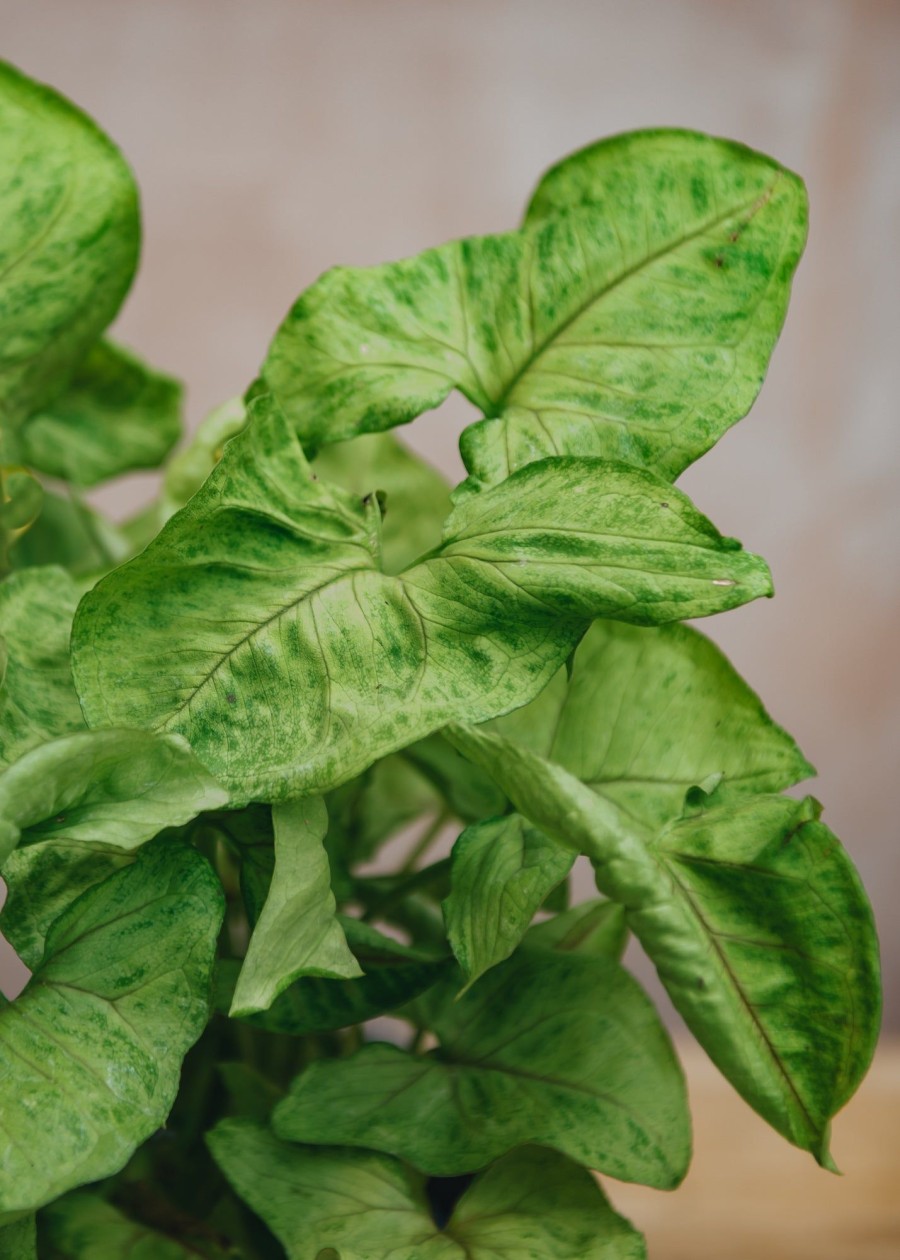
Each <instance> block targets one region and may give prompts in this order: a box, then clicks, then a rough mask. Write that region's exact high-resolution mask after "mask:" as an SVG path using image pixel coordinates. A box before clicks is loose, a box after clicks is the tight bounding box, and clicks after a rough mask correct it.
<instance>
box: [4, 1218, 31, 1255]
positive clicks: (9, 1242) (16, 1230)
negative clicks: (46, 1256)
mask: <svg viewBox="0 0 900 1260" xmlns="http://www.w3.org/2000/svg"><path fill="white" fill-rule="evenodd" d="M0 1255H2V1256H3V1257H4V1260H37V1237H36V1235H35V1222H34V1217H33V1216H20V1217H19V1219H18V1220H17V1221H13V1223H12V1224H11V1225H3V1224H2V1223H0Z"/></svg>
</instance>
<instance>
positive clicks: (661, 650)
mask: <svg viewBox="0 0 900 1260" xmlns="http://www.w3.org/2000/svg"><path fill="white" fill-rule="evenodd" d="M490 729H491V730H495V731H497V732H499V733H500V734H502V735H504V736H508V737H511V738H513V739H515V740H516V742H517V743H519V744H523V745H525V746H527V747H528V748H530V749H531V750H532V751H533V752H537V753H540V754H541V755H542V756H546V757H549V758H550V759H551V760H552V761H555V762H557V763H558V764H559V765H561V766H564V767H565V768H566V769H567V770H569V771H570V772H571V773H572V774H574V775H575V776H576V777H577V778H579V779H581V780H582V782H584V783H586V784H588V786H589V787H591V788H593V790H594V791H595V792H598V793H601V794H602V795H603V796H605V797H607V798H608V799H610V800H612V801H614V802H615V803H616V804H617V805H618V806H620V807H621V808H622V809H623V810H624V811H625V812H626V813H628V814H630V815H631V816H633V817H634V818H635V819H636V820H638V821H639V822H641V823H643V824H645V825H647V826H648V827H656V828H658V827H661V826H662V825H663V823H665V822H668V821H669V820H671V819H673V818H678V817H680V815H681V812H682V807H683V804H684V797H685V793H686V792H687V791H688V790H689V789H690V788H692V787H694V786H696V785H706V786H708V787H709V788H711V787H712V786H715V785H718V787H717V791H718V795H717V798H716V799H717V800H719V801H720V802H721V801H723V800H724V799H726V798H729V799H730V798H732V797H742V796H747V795H748V794H753V793H758V792H773V791H780V790H781V789H782V788H785V787H790V786H791V785H792V784H794V783H798V782H799V781H800V780H801V779H805V778H808V777H809V776H810V775H813V774H815V770H814V769H813V767H812V766H811V765H810V764H809V762H808V761H807V760H806V758H805V757H804V756H803V755H802V753H801V752H800V750H799V749H798V747H797V745H796V744H795V742H794V740H793V739H792V738H791V737H790V735H788V733H787V732H786V731H784V730H783V729H782V728H781V727H780V726H778V725H776V723H774V722H773V721H772V719H771V718H770V717H769V715H768V713H766V711H765V709H764V708H763V706H762V705H761V704H760V701H759V699H758V697H757V696H756V695H755V694H754V693H753V692H752V691H751V690H750V688H749V687H748V686H747V684H746V683H745V682H744V681H743V679H742V678H741V677H740V676H739V675H738V673H737V671H736V670H735V669H734V667H733V666H732V665H731V664H730V663H729V662H728V660H726V658H725V657H724V656H723V654H722V653H721V651H720V650H719V649H718V648H717V647H716V646H715V644H713V643H711V642H710V641H709V639H707V638H705V637H704V636H703V635H702V634H699V633H698V632H697V631H696V630H692V629H689V628H688V627H687V626H679V625H671V626H661V627H658V628H650V629H643V628H637V627H634V626H627V625H624V624H622V623H620V622H614V621H595V622H594V624H593V625H592V626H591V628H590V630H588V632H587V634H586V635H585V636H584V638H583V639H582V641H581V643H580V644H579V646H578V650H577V651H576V653H575V657H574V660H573V662H572V668H571V676H570V677H568V678H567V677H566V675H565V674H563V673H562V672H561V673H560V674H559V675H558V677H557V678H555V679H554V680H553V684H552V685H551V686H550V687H547V688H546V689H545V690H544V692H542V693H541V695H540V696H539V697H538V699H537V700H536V701H534V702H533V703H532V704H531V705H528V706H526V707H525V708H522V709H519V710H517V711H516V712H515V713H511V714H510V715H509V716H508V717H504V718H501V719H500V720H499V721H498V722H496V723H495V724H494V725H493V726H491V728H490Z"/></svg>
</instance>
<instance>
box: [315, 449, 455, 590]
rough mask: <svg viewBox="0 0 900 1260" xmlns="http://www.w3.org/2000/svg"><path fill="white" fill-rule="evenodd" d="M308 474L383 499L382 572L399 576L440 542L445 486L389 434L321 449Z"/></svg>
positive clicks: (447, 504)
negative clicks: (381, 496) (312, 473)
mask: <svg viewBox="0 0 900 1260" xmlns="http://www.w3.org/2000/svg"><path fill="white" fill-rule="evenodd" d="M313 472H314V473H315V474H316V475H317V476H318V477H324V478H325V480H326V481H333V482H334V483H335V485H339V486H342V487H343V488H344V489H345V490H348V491H350V493H351V494H356V495H359V496H360V498H364V497H365V496H366V495H367V494H374V493H375V492H376V491H379V492H381V493H382V494H383V496H384V499H383V504H382V514H383V521H382V529H381V553H382V562H383V567H384V571H385V573H400V572H401V571H402V570H403V569H405V568H406V567H407V566H408V565H410V564H412V563H413V561H415V560H417V559H418V558H419V556H421V555H423V554H424V553H425V552H426V551H431V549H432V548H433V547H435V546H437V544H438V543H439V542H440V540H441V529H442V527H443V524H444V521H445V519H446V518H447V516H448V515H449V513H450V487H449V486H448V485H447V482H446V481H445V480H444V478H443V477H442V476H441V474H440V473H439V472H437V470H436V469H434V468H432V467H431V466H430V465H429V464H426V463H425V461H424V460H422V459H419V458H418V457H417V456H415V455H414V454H413V453H412V451H410V450H409V449H408V448H407V447H406V446H404V445H403V444H402V443H401V442H398V441H397V439H396V438H395V437H393V436H392V435H391V434H389V433H372V434H364V435H363V436H362V437H358V438H355V439H353V440H352V441H349V442H336V443H334V445H332V446H324V447H322V449H321V450H320V451H319V452H318V453H317V455H316V458H315V462H314V463H313Z"/></svg>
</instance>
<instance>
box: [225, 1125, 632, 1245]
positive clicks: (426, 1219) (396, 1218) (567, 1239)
mask: <svg viewBox="0 0 900 1260" xmlns="http://www.w3.org/2000/svg"><path fill="white" fill-rule="evenodd" d="M207 1140H208V1142H209V1145H210V1149H211V1150H212V1152H213V1155H214V1156H215V1158H216V1160H217V1162H218V1163H219V1165H220V1167H221V1168H222V1170H223V1171H224V1173H225V1175H226V1176H227V1178H228V1180H229V1181H230V1182H231V1184H232V1185H233V1186H234V1188H235V1190H236V1191H237V1192H238V1194H240V1195H241V1197H242V1198H244V1199H245V1200H246V1201H247V1203H249V1205H250V1206H251V1207H252V1208H253V1210H254V1211H255V1212H257V1213H258V1214H259V1215H260V1216H261V1217H262V1218H263V1220H264V1221H265V1222H266V1224H267V1225H268V1226H269V1228H270V1229H271V1230H272V1232H273V1233H274V1234H275V1235H276V1236H277V1237H278V1239H279V1240H280V1241H281V1243H282V1245H283V1246H284V1248H285V1250H286V1252H287V1255H288V1258H289V1260H314V1258H318V1260H334V1258H335V1257H340V1260H388V1258H389V1257H390V1260H401V1257H402V1260H644V1257H645V1255H646V1252H645V1250H644V1245H643V1242H642V1240H641V1238H640V1236H639V1235H638V1234H637V1233H636V1232H635V1231H634V1230H633V1229H632V1228H631V1226H630V1225H629V1224H628V1223H627V1221H624V1220H623V1219H622V1217H620V1216H617V1215H616V1213H615V1212H613V1210H612V1209H611V1208H610V1206H609V1204H608V1203H607V1201H606V1198H605V1197H604V1195H603V1192H602V1191H601V1190H600V1188H599V1186H598V1185H597V1184H596V1182H595V1181H594V1180H593V1178H592V1177H591V1176H590V1174H589V1173H587V1172H585V1171H584V1169H582V1168H577V1167H576V1166H575V1165H574V1164H572V1163H570V1162H569V1160H567V1159H564V1158H563V1157H562V1156H560V1155H557V1154H555V1153H554V1152H552V1151H541V1150H536V1149H526V1150H520V1151H515V1152H513V1153H512V1154H511V1155H508V1156H507V1157H506V1158H505V1159H503V1160H500V1161H499V1162H498V1163H496V1164H494V1165H493V1166H492V1167H491V1168H489V1169H487V1170H486V1171H485V1172H484V1173H482V1174H481V1175H480V1176H479V1177H477V1178H476V1179H475V1181H474V1182H473V1184H472V1185H471V1186H470V1187H469V1189H468V1190H467V1191H466V1192H465V1194H464V1195H463V1196H462V1198H461V1199H460V1200H459V1202H458V1204H457V1205H456V1207H455V1209H454V1211H453V1214H452V1216H451V1218H450V1220H449V1222H448V1224H447V1225H446V1227H445V1228H444V1229H438V1227H437V1226H436V1225H435V1222H434V1219H433V1217H432V1214H431V1210H430V1208H429V1203H428V1198H427V1194H426V1186H425V1182H424V1178H422V1177H421V1176H420V1175H419V1174H418V1173H415V1172H413V1171H412V1170H411V1169H407V1168H405V1167H404V1166H403V1165H402V1164H400V1163H398V1162H397V1161H396V1160H392V1159H387V1158H385V1157H384V1156H383V1155H376V1154H372V1153H371V1152H348V1151H339V1150H331V1149H328V1148H323V1149H320V1150H310V1149H306V1148H303V1147H295V1146H289V1145H287V1144H286V1143H284V1142H279V1141H278V1139H277V1138H275V1137H273V1136H272V1135H271V1134H270V1133H268V1132H267V1131H266V1130H265V1129H263V1128H260V1127H258V1126H256V1125H253V1124H250V1123H248V1122H246V1121H236V1120H226V1121H223V1122H222V1123H221V1124H220V1125H218V1127H217V1128H216V1129H214V1130H213V1132H212V1133H211V1134H210V1135H209V1137H208V1139H207Z"/></svg>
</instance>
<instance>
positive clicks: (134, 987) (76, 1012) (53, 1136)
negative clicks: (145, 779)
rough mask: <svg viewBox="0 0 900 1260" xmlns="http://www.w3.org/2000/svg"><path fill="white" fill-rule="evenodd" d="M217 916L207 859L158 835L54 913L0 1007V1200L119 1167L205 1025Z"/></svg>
mask: <svg viewBox="0 0 900 1260" xmlns="http://www.w3.org/2000/svg"><path fill="white" fill-rule="evenodd" d="M221 919H222V896H221V890H220V887H219V883H218V880H217V879H216V877H215V875H214V874H213V872H212V871H211V869H210V868H209V866H208V865H207V863H206V862H205V861H204V859H203V858H201V857H200V856H199V854H197V853H195V852H194V851H192V850H190V849H184V848H182V847H180V846H173V845H165V844H163V845H159V844H158V845H154V846H151V847H150V848H148V849H145V850H144V851H143V852H142V853H141V855H140V856H139V858H138V859H137V861H136V862H135V863H134V864H133V865H132V866H129V867H128V868H127V869H125V870H122V871H118V872H117V873H116V874H114V875H112V876H110V878H109V879H107V880H105V881H104V882H103V883H100V884H97V885H95V886H94V887H93V888H91V889H89V890H88V891H87V892H86V893H84V894H83V895H82V896H81V897H80V898H78V900H77V901H75V902H74V903H73V904H72V905H71V906H69V908H68V909H67V910H65V911H64V912H63V914H62V915H61V916H60V918H59V919H57V920H56V922H55V923H54V924H53V926H52V927H51V929H50V932H49V934H48V937H47V949H46V953H45V957H44V960H43V962H42V964H41V966H40V968H39V970H38V971H37V972H36V973H35V975H34V976H33V978H32V980H31V982H30V984H29V985H28V987H27V988H26V989H25V991H24V993H23V994H22V995H21V996H20V997H19V998H17V999H16V1001H15V1002H13V1003H7V1004H4V1005H3V1006H2V1007H0V1089H2V1094H3V1099H4V1104H3V1126H4V1131H5V1135H6V1142H5V1145H4V1148H3V1153H2V1156H0V1212H2V1211H7V1212H10V1211H26V1210H29V1209H31V1208H34V1207H38V1206H40V1205H42V1204H44V1203H47V1202H49V1201H50V1200H51V1199H54V1198H56V1197H57V1196H58V1195H60V1194H62V1193H64V1192H65V1191H66V1190H69V1189H71V1188H73V1187H75V1186H78V1185H82V1184H84V1183H86V1182H89V1181H96V1180H98V1179H99V1178H101V1177H106V1176H109V1175H110V1174H112V1173H114V1172H117V1171H118V1170H119V1169H120V1168H121V1167H122V1166H123V1165H124V1164H125V1162H126V1161H127V1160H128V1158H129V1157H130V1155H131V1153H132V1152H133V1151H134V1150H135V1148H136V1147H137V1146H138V1145H140V1143H141V1142H143V1141H144V1140H145V1139H147V1138H148V1137H149V1136H150V1135H151V1133H153V1132H154V1131H155V1130H156V1129H157V1128H158V1127H159V1126H160V1125H161V1124H162V1122H163V1121H164V1120H165V1118H166V1116H167V1115H168V1112H169V1109H170V1108H171V1106H172V1102H173V1100H174V1098H175V1092H176V1089H177V1087H178V1080H179V1074H180V1070H181V1060H182V1057H183V1056H184V1054H185V1053H186V1051H187V1050H188V1048H189V1047H190V1046H191V1045H192V1044H193V1042H194V1041H195V1040H196V1039H197V1037H198V1036H199V1034H200V1032H201V1031H202V1029H203V1027H204V1025H205V1023H206V1017H207V1009H208V995H209V983H210V973H211V969H212V965H213V959H214V955H215V946H216V938H217V936H218V931H219V925H220V923H221ZM35 1151H40V1153H41V1157H40V1159H39V1160H36V1159H35V1157H34V1155H35Z"/></svg>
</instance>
